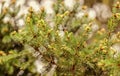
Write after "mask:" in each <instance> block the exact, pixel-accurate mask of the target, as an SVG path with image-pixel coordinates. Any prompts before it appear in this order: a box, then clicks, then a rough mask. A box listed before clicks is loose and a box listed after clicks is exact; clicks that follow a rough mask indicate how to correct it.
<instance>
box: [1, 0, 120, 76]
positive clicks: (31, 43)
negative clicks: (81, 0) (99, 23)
mask: <svg viewBox="0 0 120 76" xmlns="http://www.w3.org/2000/svg"><path fill="white" fill-rule="evenodd" d="M13 1H14V0H13ZM76 1H77V0H76ZM77 3H78V2H76V4H75V6H74V8H73V9H72V10H69V9H67V8H66V7H65V6H64V4H63V1H62V0H57V1H56V3H55V4H54V5H53V7H54V10H55V15H54V16H53V17H52V21H53V22H54V23H55V25H54V26H53V27H51V26H50V25H49V22H48V21H47V19H46V18H47V16H48V15H47V14H46V12H45V10H44V8H41V9H40V11H39V12H34V9H33V8H32V7H30V8H29V10H28V11H29V13H28V14H27V16H26V17H25V26H24V27H23V28H21V29H19V27H18V26H17V25H16V20H17V19H15V16H16V15H17V13H18V11H19V10H17V11H14V12H10V11H9V9H8V8H7V9H6V8H2V13H1V14H0V50H1V51H0V76H5V75H7V76H15V75H17V74H18V73H19V71H20V70H24V73H23V74H22V76H27V75H28V74H29V73H30V74H31V75H32V76H39V75H40V74H38V73H37V72H36V70H35V65H34V62H35V60H36V59H38V58H39V57H41V59H42V62H44V63H45V64H46V66H45V67H44V68H45V71H44V72H43V73H41V74H44V75H46V73H47V72H48V71H50V69H51V68H52V65H55V66H56V70H55V72H54V76H120V72H119V71H120V56H119V55H117V52H116V51H115V50H114V49H113V48H112V45H113V44H114V43H120V32H119V31H116V32H115V30H116V27H118V26H119V25H118V23H119V19H120V13H119V8H117V6H118V5H119V6H120V3H119V2H117V3H116V4H115V6H114V7H113V16H112V17H111V18H110V19H109V21H108V26H107V29H104V28H100V29H99V30H97V31H96V32H94V34H93V35H92V37H90V35H91V33H93V32H92V24H94V22H95V20H91V19H89V18H88V14H87V13H86V14H85V15H84V16H83V18H82V19H81V18H77V17H76V16H75V14H76V13H77V12H78V11H84V10H85V9H86V7H85V6H83V7H82V8H80V6H79V4H77ZM3 5H4V3H3ZM11 7H13V8H14V9H18V8H19V7H17V8H15V7H14V2H13V3H12V4H11ZM7 14H9V15H10V17H11V18H13V19H14V22H15V23H14V24H12V23H11V22H8V23H4V22H3V19H4V17H5V16H6V15H7ZM21 18H22V17H21ZM60 27H62V28H63V29H62V31H63V34H64V35H63V36H62V35H61V34H60V32H61V29H60ZM113 34H114V35H115V39H111V37H112V35H113Z"/></svg>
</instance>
